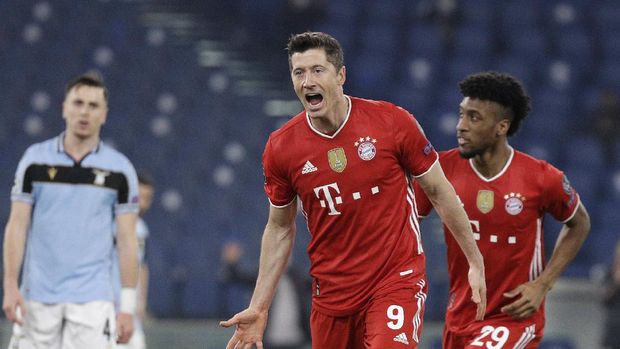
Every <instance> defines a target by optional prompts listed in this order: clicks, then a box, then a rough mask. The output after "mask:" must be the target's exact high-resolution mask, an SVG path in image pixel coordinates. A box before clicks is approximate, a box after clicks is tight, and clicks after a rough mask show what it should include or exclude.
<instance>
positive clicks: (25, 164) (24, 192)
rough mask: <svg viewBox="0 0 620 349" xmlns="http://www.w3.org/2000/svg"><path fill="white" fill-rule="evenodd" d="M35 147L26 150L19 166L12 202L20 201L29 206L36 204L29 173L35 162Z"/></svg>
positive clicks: (16, 172) (12, 192)
mask: <svg viewBox="0 0 620 349" xmlns="http://www.w3.org/2000/svg"><path fill="white" fill-rule="evenodd" d="M33 147H34V145H33V146H30V148H28V149H27V150H26V152H25V153H24V155H23V156H22V158H21V160H20V161H19V164H18V165H17V170H16V171H15V179H14V182H13V187H12V188H11V201H20V202H25V203H28V204H33V203H34V195H33V191H32V175H31V174H30V173H29V171H28V169H29V168H30V165H32V164H33V161H34V158H33V155H34V154H35V153H36V151H35V150H34V149H33Z"/></svg>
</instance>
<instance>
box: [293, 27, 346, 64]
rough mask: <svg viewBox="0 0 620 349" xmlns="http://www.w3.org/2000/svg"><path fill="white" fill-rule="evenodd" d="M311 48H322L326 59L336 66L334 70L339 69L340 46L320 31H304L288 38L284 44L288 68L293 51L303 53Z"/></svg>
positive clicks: (342, 62)
mask: <svg viewBox="0 0 620 349" xmlns="http://www.w3.org/2000/svg"><path fill="white" fill-rule="evenodd" d="M313 48H319V49H324V50H325V54H326V55H327V61H328V62H330V63H331V64H333V65H334V67H336V71H340V68H342V66H343V65H344V52H343V51H342V46H340V43H339V42H338V40H336V39H335V38H334V37H333V36H331V35H329V34H327V33H322V32H305V33H301V34H295V35H292V36H291V37H290V38H289V40H288V44H287V45H286V50H287V51H288V64H289V68H292V64H291V56H293V54H294V53H303V52H306V51H308V50H310V49H313Z"/></svg>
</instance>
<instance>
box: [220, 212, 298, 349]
mask: <svg viewBox="0 0 620 349" xmlns="http://www.w3.org/2000/svg"><path fill="white" fill-rule="evenodd" d="M296 214H297V205H296V201H295V202H293V203H292V204H290V205H288V206H286V207H284V208H276V207H273V206H272V207H270V209H269V220H268V222H267V226H266V227H265V231H264V233H263V240H262V246H261V255H260V266H259V271H258V278H257V280H256V287H255V289H254V294H253V295H252V300H251V301H250V306H249V307H248V309H246V310H244V311H242V312H240V313H238V314H236V315H235V316H233V317H232V318H231V319H230V320H228V321H222V322H220V325H221V326H224V327H230V326H233V325H237V329H236V331H235V334H234V335H233V337H232V338H231V339H230V341H229V342H228V345H227V347H226V348H227V349H230V348H235V347H243V345H246V346H247V347H249V346H251V345H252V344H256V346H257V348H259V349H261V348H262V347H263V344H262V338H263V333H264V331H265V326H266V325H267V313H268V310H269V306H270V305H271V301H272V300H273V296H274V294H275V292H276V288H277V285H278V281H279V280H280V276H281V275H282V273H283V272H284V269H285V268H286V264H287V263H288V259H289V257H290V255H291V251H292V250H293V242H294V241H295V216H296Z"/></svg>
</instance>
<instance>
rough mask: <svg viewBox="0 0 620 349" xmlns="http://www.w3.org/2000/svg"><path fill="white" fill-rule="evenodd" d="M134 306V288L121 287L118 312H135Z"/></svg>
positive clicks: (131, 313)
mask: <svg viewBox="0 0 620 349" xmlns="http://www.w3.org/2000/svg"><path fill="white" fill-rule="evenodd" d="M136 307H137V304H136V289H135V288H129V287H123V288H122V289H121V301H120V307H119V308H120V309H119V312H121V313H125V314H130V315H134V314H135V313H136Z"/></svg>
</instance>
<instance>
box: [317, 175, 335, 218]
mask: <svg viewBox="0 0 620 349" xmlns="http://www.w3.org/2000/svg"><path fill="white" fill-rule="evenodd" d="M330 189H333V190H334V191H335V194H336V195H338V194H340V189H339V188H338V183H330V184H326V185H323V186H320V187H316V188H314V194H315V195H316V197H317V198H318V199H319V200H320V201H319V202H320V203H321V207H326V206H328V207H329V213H328V215H330V216H336V215H339V214H341V213H340V212H338V210H336V205H340V204H342V197H341V196H339V195H338V196H334V197H332V193H331V190H330ZM321 196H323V197H324V199H323V198H321ZM326 202H327V205H326V204H325V203H326Z"/></svg>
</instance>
